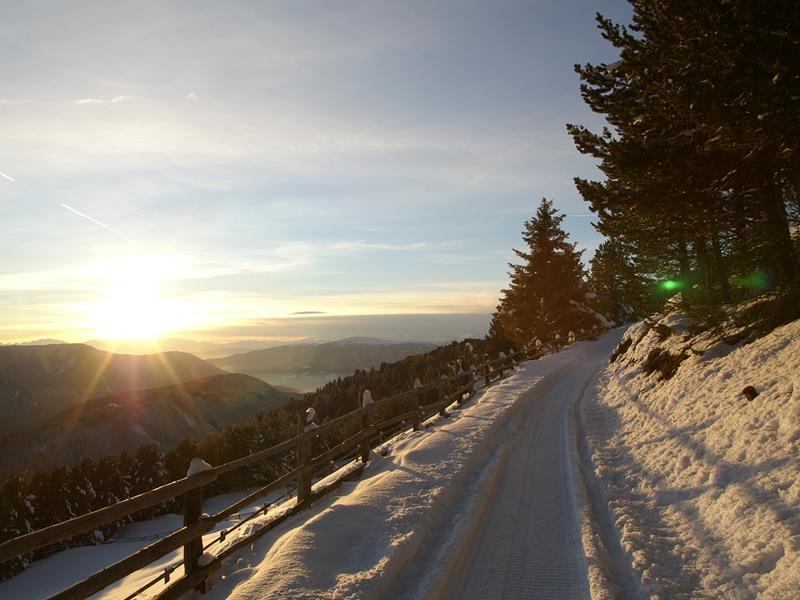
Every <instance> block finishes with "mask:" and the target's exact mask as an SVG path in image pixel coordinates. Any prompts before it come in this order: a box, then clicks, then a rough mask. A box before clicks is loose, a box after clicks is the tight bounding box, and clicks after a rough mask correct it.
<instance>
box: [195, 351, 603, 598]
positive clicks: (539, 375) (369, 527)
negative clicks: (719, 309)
mask: <svg viewBox="0 0 800 600" xmlns="http://www.w3.org/2000/svg"><path fill="white" fill-rule="evenodd" d="M617 338H618V336H617ZM615 343H616V339H614V337H613V336H612V337H610V338H609V339H607V340H605V341H601V342H596V343H594V344H593V343H590V342H579V343H577V344H575V345H574V346H573V347H572V348H570V349H569V350H567V351H564V352H562V353H560V354H557V355H553V356H549V357H546V358H544V359H542V360H539V361H533V362H528V363H524V364H522V365H520V366H519V367H517V368H516V369H515V371H514V372H513V374H512V375H511V376H510V377H508V378H506V379H505V380H503V381H501V382H499V383H498V384H496V385H494V386H492V387H491V388H489V389H488V390H486V391H484V392H482V393H479V394H478V395H477V396H476V397H474V398H473V399H472V400H470V401H469V402H467V403H466V404H465V405H464V407H463V408H461V409H458V407H457V406H456V405H452V406H450V407H449V408H448V412H449V413H450V414H451V417H450V418H447V419H443V418H441V417H439V416H434V417H432V418H431V419H429V421H428V422H427V427H425V428H422V429H421V430H420V431H418V432H406V433H402V434H400V435H398V436H396V437H395V438H393V439H391V440H389V441H387V442H386V443H385V444H384V445H383V447H380V448H378V449H377V450H376V452H375V453H374V454H373V456H372V459H371V460H370V462H369V464H368V465H367V466H366V468H365V469H364V472H363V474H362V475H361V477H360V479H359V481H358V482H355V483H347V484H344V485H343V486H342V487H341V488H340V491H339V495H338V496H331V497H327V498H325V499H322V500H320V501H319V502H317V503H316V504H315V505H314V506H313V507H312V508H311V509H310V510H309V511H306V512H304V513H301V514H300V515H298V516H297V517H295V518H293V519H291V520H290V521H287V522H286V523H284V524H282V525H280V526H278V527H277V528H275V530H273V531H271V532H270V533H268V534H267V535H265V536H264V537H263V538H261V539H260V540H259V541H256V542H255V543H254V545H253V546H252V549H249V550H246V551H243V552H241V553H239V555H238V556H236V557H234V558H232V559H230V560H228V561H226V564H225V565H223V568H222V571H221V574H222V576H223V577H224V578H223V579H221V580H220V581H219V582H218V583H217V585H215V587H214V588H213V589H212V590H211V592H210V593H209V594H207V597H208V598H210V599H222V598H229V597H230V598H233V599H252V598H272V597H291V598H357V597H378V596H380V595H384V596H386V597H391V598H415V597H458V596H469V594H473V595H476V594H478V590H479V588H478V587H476V586H473V585H472V583H470V582H468V580H467V571H466V570H465V565H468V564H486V566H487V569H489V571H490V570H491V566H494V567H495V570H496V572H494V573H492V572H489V571H483V573H482V576H485V577H484V579H486V582H485V586H484V587H486V588H487V589H493V590H497V589H500V588H501V587H502V585H503V584H502V581H501V580H502V579H503V578H504V577H505V578H507V579H513V578H515V577H516V581H515V583H513V584H512V586H511V588H510V589H509V591H508V594H507V595H508V596H509V597H519V598H524V597H531V596H530V592H531V591H532V590H533V591H542V590H546V591H547V593H548V594H550V595H549V596H548V595H545V596H541V595H537V596H536V597H554V598H555V597H568V596H569V594H571V593H572V592H573V590H578V592H579V595H578V596H574V595H573V596H571V597H581V594H582V593H583V592H586V591H588V582H587V579H586V567H585V564H584V563H583V562H582V555H583V553H582V550H581V536H580V529H579V522H578V516H577V500H576V499H575V497H574V492H571V491H570V490H573V488H574V486H573V485H572V475H571V466H570V452H569V447H570V446H569V439H570V435H569V432H570V431H571V428H570V427H569V414H570V411H569V407H570V406H571V402H572V401H573V400H575V398H576V396H578V395H579V391H580V390H581V389H582V387H585V385H586V384H587V383H588V380H589V379H591V377H592V375H593V373H594V372H595V371H596V369H597V368H598V366H599V365H600V364H601V363H605V360H606V357H607V356H608V354H609V353H610V350H611V348H613V346H614V345H615ZM575 368H578V369H580V374H581V377H576V378H572V379H570V378H564V377H563V375H565V374H566V373H568V372H572V371H573V370H574V369H575ZM560 382H563V385H561V383H560ZM545 413H547V414H546V415H545V418H543V419H538V418H537V415H544V414H545ZM551 425H554V426H553V427H551ZM551 432H553V433H552V434H551ZM540 444H542V447H541V448H539V445H540ZM540 449H541V457H539V458H536V459H535V460H534V461H532V462H531V464H530V468H528V465H526V464H525V461H524V460H522V457H523V456H536V455H537V452H538V451H539V450H540ZM551 449H552V450H553V451H554V452H555V453H556V457H555V460H554V461H551V460H550V459H549V456H550V455H549V450H551ZM533 463H535V464H533ZM539 476H541V477H542V481H545V478H546V481H547V482H550V483H548V484H547V486H548V487H547V489H546V490H544V487H543V488H542V489H541V490H539V491H538V493H534V492H535V491H536V490H537V487H534V488H531V487H529V486H530V485H533V486H537V484H538V483H539ZM543 486H544V484H543ZM506 487H507V488H508V491H507V492H506V491H500V492H498V488H501V489H505V488H506ZM550 487H552V488H553V489H550ZM542 499H545V501H542V502H540V500H542ZM520 500H524V501H525V503H526V507H528V508H531V511H530V512H528V511H525V510H523V511H515V510H514V509H515V508H516V505H515V502H516V503H517V504H518V503H519V501H520ZM495 505H497V506H502V509H500V510H497V511H495V510H493V508H492V507H493V506H495ZM533 509H535V510H533ZM509 511H511V512H510V513H509ZM509 514H511V515H512V517H511V521H510V522H506V523H505V524H504V527H503V528H502V532H501V535H500V536H499V537H498V536H492V535H491V534H487V533H485V531H484V530H492V531H494V530H495V529H497V528H495V527H493V526H492V527H488V528H487V527H486V525H485V523H486V519H492V522H493V523H494V520H496V519H499V520H503V517H504V515H505V516H508V515H509ZM514 515H516V516H517V517H518V521H516V522H515V521H514V520H513V518H514ZM532 515H535V518H532ZM553 516H555V517H556V518H551V517H553ZM506 521H508V519H506ZM556 521H558V524H559V525H558V526H551V523H555V522H556ZM562 524H563V525H564V526H565V527H567V528H570V527H571V530H572V534H571V535H569V536H562V535H560V531H561V529H560V526H561V525H562ZM517 525H519V526H520V527H522V528H523V529H524V530H525V535H524V536H519V538H518V539H517V541H516V542H514V541H513V540H512V539H511V538H513V537H514V536H515V531H516V530H517V529H518V527H517ZM546 531H547V533H546V535H547V538H546V540H547V541H546V543H545V544H542V545H540V546H539V548H538V549H535V548H533V547H532V545H535V541H536V540H540V539H542V534H543V533H545V532H546ZM523 550H525V551H527V550H531V551H534V552H536V554H535V556H536V559H537V560H539V561H541V565H540V566H539V567H538V568H533V569H531V568H530V564H529V563H528V561H526V560H525V558H526V557H525V554H524V552H523ZM498 551H499V552H500V553H501V554H502V556H497V552H498ZM493 552H494V554H492V553H493ZM489 556H492V557H493V559H492V560H491V561H489V560H488V559H487V557H489ZM565 557H566V559H565ZM562 559H565V560H562ZM547 570H551V571H552V574H551V575H550V576H549V578H548V576H547V574H546V573H545V571H547ZM528 572H530V573H533V575H531V574H530V573H528ZM514 573H516V575H514ZM490 577H491V579H488V578H490ZM456 588H458V589H459V590H460V591H461V592H463V593H460V594H459V593H457V594H456V595H455V596H453V595H452V591H453V590H454V589H456ZM564 592H565V593H567V594H568V596H564V595H563V593H564ZM478 595H480V594H478ZM482 597H494V596H493V595H492V594H489V595H488V596H487V595H486V594H485V593H484V594H483V595H482Z"/></svg>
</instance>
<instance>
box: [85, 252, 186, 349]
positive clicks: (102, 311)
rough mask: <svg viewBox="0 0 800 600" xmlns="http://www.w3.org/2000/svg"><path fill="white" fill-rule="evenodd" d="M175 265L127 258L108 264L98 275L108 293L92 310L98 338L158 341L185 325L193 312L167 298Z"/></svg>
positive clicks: (154, 259) (145, 259)
mask: <svg viewBox="0 0 800 600" xmlns="http://www.w3.org/2000/svg"><path fill="white" fill-rule="evenodd" d="M170 271H171V262H170V261H169V260H166V259H161V258H159V257H142V256H138V257H125V258H118V259H114V260H111V261H109V262H108V263H104V264H103V265H102V266H101V267H100V268H99V270H98V273H97V275H98V276H99V277H100V279H101V281H103V285H104V287H105V288H106V290H105V293H103V294H102V296H101V297H100V298H99V299H98V301H97V302H96V303H95V304H93V305H92V306H91V308H90V327H91V329H92V330H93V331H94V332H95V335H97V336H99V337H101V338H103V339H112V340H155V339H157V338H158V337H159V336H162V335H164V334H165V333H168V332H169V331H173V330H175V329H177V328H178V327H180V326H182V325H184V324H185V323H186V322H187V319H190V318H191V314H189V312H190V311H188V312H187V309H186V307H185V306H182V305H181V302H180V301H179V300H177V299H171V298H168V297H166V296H165V292H164V288H165V286H166V285H167V284H168V283H169V280H170V277H171V273H170Z"/></svg>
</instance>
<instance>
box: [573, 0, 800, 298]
mask: <svg viewBox="0 0 800 600" xmlns="http://www.w3.org/2000/svg"><path fill="white" fill-rule="evenodd" d="M630 4H631V5H632V7H633V24H632V25H631V26H630V27H627V28H626V27H622V26H620V25H617V24H614V23H612V22H611V21H609V20H607V19H605V18H603V17H602V16H600V15H598V17H597V20H598V24H599V27H600V29H601V32H602V35H603V37H605V38H606V39H607V40H609V41H610V42H611V43H612V45H614V46H615V47H616V48H617V49H618V50H619V52H620V60H619V61H618V62H616V63H614V64H611V65H605V64H600V65H584V66H579V65H576V71H577V72H578V73H579V75H580V77H581V79H582V81H583V83H582V85H581V94H582V96H583V98H584V101H585V102H586V103H587V104H588V105H589V107H590V108H591V109H592V110H593V111H595V112H597V113H600V114H602V115H603V116H604V117H605V119H606V121H607V122H608V124H609V127H608V128H606V129H604V130H603V131H602V132H600V133H592V132H590V131H588V130H587V129H585V128H583V127H579V126H575V125H569V126H568V130H569V132H570V133H571V134H572V136H573V138H574V140H575V143H576V146H577V147H578V149H579V151H580V152H582V153H585V154H589V155H591V156H594V157H595V158H597V159H598V160H599V161H600V165H599V166H600V169H601V170H602V171H603V174H604V175H605V180H604V181H586V180H582V179H576V184H577V186H578V189H579V191H580V193H581V195H582V196H583V197H584V199H585V200H586V201H587V202H589V204H590V206H591V208H592V210H593V211H595V212H596V213H597V214H598V225H597V227H598V230H599V231H600V232H601V233H603V234H604V235H606V236H607V237H609V238H612V239H614V240H615V241H617V242H620V243H622V244H623V245H625V246H626V247H632V248H634V249H635V252H636V255H637V257H638V258H639V259H640V261H639V264H640V265H641V266H644V267H647V268H649V269H650V271H649V273H648V274H651V275H654V276H675V277H680V278H681V279H682V280H683V281H684V283H685V284H686V291H689V293H690V294H692V295H694V296H695V297H696V299H698V300H700V301H701V302H706V303H709V304H711V305H716V304H718V303H720V302H726V301H728V300H729V299H736V298H735V297H733V298H732V292H736V293H737V294H740V295H741V294H742V293H744V292H743V290H742V289H739V290H733V291H732V290H731V282H735V281H737V278H738V279H741V278H742V276H745V275H746V274H747V273H751V272H752V271H753V270H761V271H763V272H765V273H769V274H770V275H771V280H772V281H773V282H775V284H776V285H778V286H783V287H789V286H791V285H792V284H793V283H794V282H796V281H797V280H798V273H799V270H798V265H797V259H798V255H797V252H796V249H795V247H794V245H793V243H792V238H791V235H790V224H791V214H787V202H788V201H790V200H789V198H790V197H791V194H792V190H793V189H795V185H796V173H797V172H798V159H800V142H798V140H800V120H798V119H797V118H796V114H797V108H798V104H797V98H799V97H800V66H799V65H800V63H799V62H798V61H797V60H796V57H797V55H798V51H800V4H798V3H796V2H793V1H791V0H775V1H774V2H769V3H767V2H758V1H754V2H752V1H745V0H709V1H708V2H685V1H684V0H665V1H664V2H659V3H652V2H647V1H644V0H630Z"/></svg>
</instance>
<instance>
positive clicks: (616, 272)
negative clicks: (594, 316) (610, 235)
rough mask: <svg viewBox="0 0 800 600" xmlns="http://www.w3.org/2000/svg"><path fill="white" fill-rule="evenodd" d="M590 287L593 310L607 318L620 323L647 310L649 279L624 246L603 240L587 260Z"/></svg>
mask: <svg viewBox="0 0 800 600" xmlns="http://www.w3.org/2000/svg"><path fill="white" fill-rule="evenodd" d="M590 267H591V270H590V273H589V289H590V290H591V292H592V293H593V294H594V299H593V300H594V301H593V304H594V307H595V309H596V310H597V311H598V312H599V313H600V314H602V315H603V316H604V317H606V318H607V319H608V320H610V321H613V322H614V323H617V324H622V323H626V322H628V321H630V320H631V319H633V318H635V317H637V316H642V315H646V314H648V313H649V311H650V309H651V308H652V307H651V303H650V301H649V298H648V293H647V287H648V282H647V281H646V280H645V278H644V277H643V276H642V275H640V272H639V268H638V267H637V265H636V264H635V262H634V259H633V257H632V256H631V255H630V254H629V253H628V252H627V250H626V248H625V247H624V246H623V245H622V244H620V243H619V242H617V241H614V240H606V241H605V242H603V243H602V244H600V246H599V247H598V248H597V251H596V252H595V254H594V257H593V258H592V260H591V262H590Z"/></svg>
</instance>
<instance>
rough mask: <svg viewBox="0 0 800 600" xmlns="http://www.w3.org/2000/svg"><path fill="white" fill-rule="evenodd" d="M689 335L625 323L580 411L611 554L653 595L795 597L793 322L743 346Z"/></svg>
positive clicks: (797, 516) (798, 544) (799, 387)
mask: <svg viewBox="0 0 800 600" xmlns="http://www.w3.org/2000/svg"><path fill="white" fill-rule="evenodd" d="M693 325H694V324H693V323H692V322H691V320H689V319H688V318H687V317H685V316H683V315H681V314H680V313H672V314H668V315H666V316H665V317H663V318H661V319H660V320H659V321H657V322H653V323H644V322H643V323H639V324H636V325H634V326H632V327H631V328H630V329H629V330H628V331H627V333H626V334H625V336H624V338H623V340H622V343H621V345H620V347H619V348H618V352H619V356H617V357H616V359H615V361H614V362H613V363H612V364H610V365H609V367H608V368H607V369H606V370H605V371H604V373H603V374H602V375H601V377H600V379H599V382H598V384H597V389H596V390H595V392H596V393H594V394H593V393H589V394H587V397H586V399H585V401H584V414H585V417H586V424H587V429H588V432H589V434H590V439H591V444H592V447H593V460H594V463H595V465H596V473H597V474H598V475H599V476H600V477H601V479H602V480H603V481H604V483H605V487H606V490H605V491H606V492H607V495H608V500H609V506H610V508H611V511H612V515H613V519H614V521H615V523H616V526H617V527H618V530H619V532H620V534H621V542H622V546H623V548H624V549H625V550H626V551H627V552H628V553H629V555H630V557H631V558H632V561H633V567H634V569H635V571H636V572H637V573H638V574H639V575H640V576H641V579H642V582H643V583H644V584H645V585H646V586H647V587H648V588H649V590H650V592H651V593H652V595H653V597H656V598H689V597H691V598H731V599H737V598H755V597H759V598H787V599H788V598H798V597H800V321H798V322H794V323H791V324H788V325H785V326H783V327H780V328H778V329H776V330H774V331H773V332H772V333H770V334H768V335H766V336H765V337H762V338H760V339H758V340H756V341H754V342H752V343H750V344H747V345H744V346H741V347H734V346H730V345H728V344H726V343H725V342H723V341H719V340H718V339H715V338H714V336H712V335H711V334H709V333H699V334H698V333H696V332H695V331H694V327H693ZM746 386H752V387H753V388H754V389H755V390H756V391H757V392H758V393H759V395H758V396H757V397H756V398H755V399H754V400H753V401H752V402H749V401H748V400H747V399H746V397H745V396H744V395H743V393H742V391H743V389H744V388H745V387H746ZM592 554H594V555H595V556H597V557H600V560H598V561H597V562H602V556H603V554H604V550H603V549H602V548H599V549H598V548H594V549H590V555H592ZM590 562H591V561H590ZM591 571H592V584H593V592H594V595H595V596H596V597H609V598H610V597H616V593H615V592H614V588H613V582H611V581H608V580H605V578H604V574H603V572H602V570H601V569H598V568H595V569H591Z"/></svg>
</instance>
